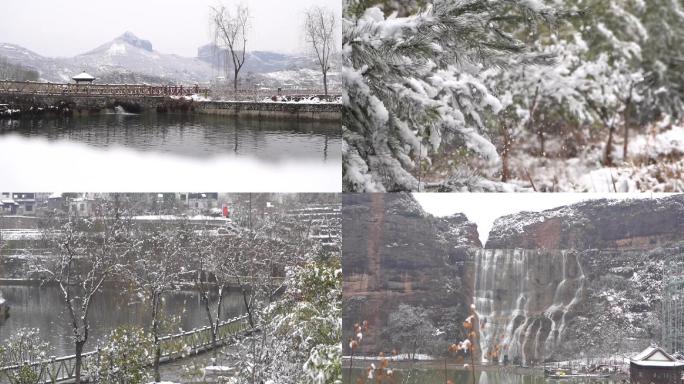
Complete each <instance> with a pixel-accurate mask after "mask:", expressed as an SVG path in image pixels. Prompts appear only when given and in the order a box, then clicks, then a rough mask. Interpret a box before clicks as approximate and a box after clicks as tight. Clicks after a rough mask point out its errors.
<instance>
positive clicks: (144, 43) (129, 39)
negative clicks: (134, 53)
mask: <svg viewBox="0 0 684 384" xmlns="http://www.w3.org/2000/svg"><path fill="white" fill-rule="evenodd" d="M115 40H118V41H123V42H125V43H128V44H130V45H132V46H134V47H138V48H142V49H144V50H146V51H150V52H152V43H150V41H149V40H143V39H141V38H139V37H138V36H136V35H135V34H134V33H133V32H131V31H126V32H124V34H123V35H121V36H119V37H117V38H116V39H115Z"/></svg>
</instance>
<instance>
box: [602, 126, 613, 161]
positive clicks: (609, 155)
mask: <svg viewBox="0 0 684 384" xmlns="http://www.w3.org/2000/svg"><path fill="white" fill-rule="evenodd" d="M613 132H615V125H613V124H611V125H610V127H609V128H608V142H607V143H606V151H605V153H604V156H603V164H604V165H605V166H607V167H612V166H613Z"/></svg>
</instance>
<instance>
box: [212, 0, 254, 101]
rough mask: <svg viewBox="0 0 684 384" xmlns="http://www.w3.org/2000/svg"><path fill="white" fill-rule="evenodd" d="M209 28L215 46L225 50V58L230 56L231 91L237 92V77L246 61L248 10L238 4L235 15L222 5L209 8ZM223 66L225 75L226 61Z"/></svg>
mask: <svg viewBox="0 0 684 384" xmlns="http://www.w3.org/2000/svg"><path fill="white" fill-rule="evenodd" d="M211 26H212V29H213V31H214V41H215V44H216V45H217V46H219V48H223V49H225V50H226V56H227V55H229V54H230V58H231V61H232V63H233V90H234V91H236V92H237V87H238V75H239V73H240V70H241V69H242V66H243V65H244V64H245V60H246V59H247V56H246V47H247V31H248V29H249V8H247V6H246V5H243V4H240V5H238V6H237V7H236V9H235V14H231V12H230V11H229V10H228V9H227V8H226V7H225V6H223V5H221V6H218V7H211ZM224 65H225V66H226V73H227V72H228V60H227V59H226V60H224Z"/></svg>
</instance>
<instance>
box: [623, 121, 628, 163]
mask: <svg viewBox="0 0 684 384" xmlns="http://www.w3.org/2000/svg"><path fill="white" fill-rule="evenodd" d="M624 124H625V137H624V142H623V143H622V160H623V161H627V146H628V143H629V124H627V120H625V121H624Z"/></svg>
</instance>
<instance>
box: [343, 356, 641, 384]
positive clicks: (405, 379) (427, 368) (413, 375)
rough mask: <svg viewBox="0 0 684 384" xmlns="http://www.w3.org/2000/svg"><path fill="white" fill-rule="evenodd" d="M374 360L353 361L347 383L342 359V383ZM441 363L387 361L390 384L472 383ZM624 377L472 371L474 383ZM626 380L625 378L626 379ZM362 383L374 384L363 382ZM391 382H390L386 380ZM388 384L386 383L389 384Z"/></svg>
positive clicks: (615, 381) (571, 383) (543, 383)
mask: <svg viewBox="0 0 684 384" xmlns="http://www.w3.org/2000/svg"><path fill="white" fill-rule="evenodd" d="M371 363H373V364H375V366H376V367H378V366H379V362H378V361H370V360H356V359H355V360H354V363H353V368H352V374H351V375H352V377H351V381H350V380H349V359H348V358H346V357H345V359H344V360H343V362H342V375H343V382H344V383H348V382H351V383H356V382H357V381H356V380H358V379H360V378H367V370H366V369H367V367H369V366H370V365H371ZM443 364H444V360H441V361H440V360H432V361H419V362H415V363H413V364H412V363H410V362H390V368H391V369H392V370H393V376H394V381H393V382H392V383H405V384H444V383H446V380H447V379H449V380H451V381H452V382H453V383H454V384H473V374H472V371H471V370H470V369H468V368H464V367H463V365H462V364H458V365H455V364H452V363H448V365H447V371H446V376H445V372H444V365H443ZM624 379H625V378H624V377H611V378H600V379H596V378H592V379H588V378H573V379H562V380H558V379H551V378H545V377H544V375H543V370H542V369H541V368H538V369H537V368H520V367H514V366H480V367H476V369H475V384H622V383H623V381H622V380H624ZM627 380H628V381H629V379H627ZM364 382H365V383H375V381H372V380H366V381H364ZM390 382H391V381H390ZM390 382H388V383H390Z"/></svg>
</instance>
